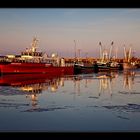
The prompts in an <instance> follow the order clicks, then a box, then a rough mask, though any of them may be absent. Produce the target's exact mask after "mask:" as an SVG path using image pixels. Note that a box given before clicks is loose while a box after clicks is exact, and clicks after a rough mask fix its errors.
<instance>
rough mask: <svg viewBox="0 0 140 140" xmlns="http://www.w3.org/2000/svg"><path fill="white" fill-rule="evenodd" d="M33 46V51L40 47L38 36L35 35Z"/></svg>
mask: <svg viewBox="0 0 140 140" xmlns="http://www.w3.org/2000/svg"><path fill="white" fill-rule="evenodd" d="M31 46H32V52H36V48H38V39H37V38H36V37H33V41H32V44H31Z"/></svg>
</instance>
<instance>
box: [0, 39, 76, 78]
mask: <svg viewBox="0 0 140 140" xmlns="http://www.w3.org/2000/svg"><path fill="white" fill-rule="evenodd" d="M37 47H38V40H37V39H36V38H35V37H34V38H33V41H32V44H31V48H30V49H28V48H26V50H25V51H24V52H21V55H7V56H4V57H1V59H0V73H1V75H3V74H50V75H51V74H57V75H72V74H74V66H73V65H72V64H66V63H65V59H64V58H60V57H58V55H57V54H52V56H51V57H48V56H47V55H46V53H43V52H38V51H36V49H37Z"/></svg>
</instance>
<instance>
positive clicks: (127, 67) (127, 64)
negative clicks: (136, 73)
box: [123, 62, 137, 70]
mask: <svg viewBox="0 0 140 140" xmlns="http://www.w3.org/2000/svg"><path fill="white" fill-rule="evenodd" d="M135 68H137V67H136V65H132V64H130V63H125V62H124V63H123V69H124V70H127V69H135Z"/></svg>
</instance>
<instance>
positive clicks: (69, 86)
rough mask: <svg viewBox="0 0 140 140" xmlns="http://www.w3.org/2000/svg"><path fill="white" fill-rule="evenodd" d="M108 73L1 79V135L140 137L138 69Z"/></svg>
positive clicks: (139, 80)
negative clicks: (113, 134) (136, 134)
mask: <svg viewBox="0 0 140 140" xmlns="http://www.w3.org/2000/svg"><path fill="white" fill-rule="evenodd" d="M106 74H107V73H105V72H104V73H97V74H95V73H91V74H79V75H71V76H63V77H44V78H43V77H42V78H39V77H40V76H39V77H35V76H32V77H31V76H22V75H21V76H17V77H16V76H13V77H12V76H11V77H7V76H5V77H1V78H0V82H1V86H0V131H1V132H3V131H6V132H9V131H10V132H14V131H16V132H17V131H19V132H23V131H24V132H32V131H33V132H35V131H37V132H39V131H41V132H42V131H43V132H130V131H131V132H133V131H134V132H135V131H138V132H139V131H140V119H139V118H140V70H135V71H126V72H124V71H120V72H111V73H108V74H107V75H109V77H108V76H107V77H100V75H106ZM23 77H24V79H23ZM10 85H11V86H10Z"/></svg>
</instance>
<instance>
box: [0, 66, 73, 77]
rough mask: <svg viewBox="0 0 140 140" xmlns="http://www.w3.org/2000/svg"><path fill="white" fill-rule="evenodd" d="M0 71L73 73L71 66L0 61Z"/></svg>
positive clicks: (16, 72) (4, 72)
mask: <svg viewBox="0 0 140 140" xmlns="http://www.w3.org/2000/svg"><path fill="white" fill-rule="evenodd" d="M0 73H1V75H3V74H39V73H41V74H51V75H52V74H57V75H66V74H67V75H71V74H74V67H73V66H64V67H61V66H52V65H51V64H45V63H0Z"/></svg>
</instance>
